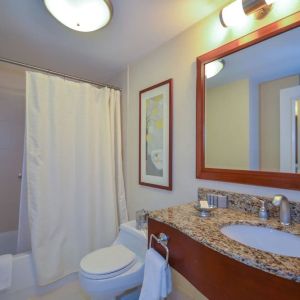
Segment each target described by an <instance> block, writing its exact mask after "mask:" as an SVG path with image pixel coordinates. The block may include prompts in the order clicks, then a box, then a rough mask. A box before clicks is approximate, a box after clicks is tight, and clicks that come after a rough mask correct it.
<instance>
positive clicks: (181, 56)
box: [112, 0, 300, 218]
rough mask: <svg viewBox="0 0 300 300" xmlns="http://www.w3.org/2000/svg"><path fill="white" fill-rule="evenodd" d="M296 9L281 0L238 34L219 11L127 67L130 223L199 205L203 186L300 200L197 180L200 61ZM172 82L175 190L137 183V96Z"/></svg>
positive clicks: (290, 194)
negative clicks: (150, 213)
mask: <svg viewBox="0 0 300 300" xmlns="http://www.w3.org/2000/svg"><path fill="white" fill-rule="evenodd" d="M282 2H283V3H282ZM298 10H300V3H299V2H298V1H290V0H287V1H281V2H280V1H279V2H278V3H276V4H275V5H273V9H272V11H271V13H270V14H269V15H268V16H267V17H266V18H264V19H263V20H258V21H254V20H251V21H250V23H249V24H248V25H246V26H245V27H243V28H241V27H239V28H235V29H226V28H223V27H222V26H221V25H220V22H219V19H218V14H219V12H215V13H214V14H212V15H211V16H209V17H208V18H206V19H205V20H203V21H201V22H199V23H197V24H196V25H194V26H193V27H191V28H190V29H188V30H187V31H185V32H183V33H182V34H180V35H179V36H177V37H176V38H174V39H172V40H170V41H169V42H167V43H166V44H164V45H163V46H161V47H160V48H159V49H157V50H155V51H153V52H152V53H150V54H149V55H147V56H146V57H144V58H143V59H141V60H139V61H138V62H135V63H133V64H131V65H130V66H129V76H127V79H126V80H127V83H126V84H125V83H122V85H123V86H124V85H126V86H128V90H127V91H126V93H127V96H126V98H127V100H128V101H127V103H126V104H125V106H126V120H124V130H125V139H126V141H127V143H126V151H125V152H126V157H125V160H126V165H127V169H126V174H125V176H126V182H127V184H126V189H127V201H128V208H129V213H130V217H131V218H134V216H135V211H136V210H138V209H141V208H145V209H150V210H153V209H159V208H163V207H168V206H173V205H176V204H178V203H183V202H188V201H192V200H195V199H196V198H197V188H198V187H199V186H202V187H210V188H220V189H224V190H234V191H237V192H247V193H251V194H260V195H274V194H275V193H278V192H281V193H283V194H285V195H287V196H288V197H289V198H290V199H294V200H300V192H295V191H288V190H280V189H272V188H265V187H256V186H250V185H238V184H231V183H224V182H216V181H204V180H197V179H196V176H195V173H196V167H195V150H196V143H195V134H196V118H195V108H196V57H197V56H199V55H201V54H204V53H206V52H208V51H209V50H212V49H214V48H216V47H218V46H220V45H222V44H224V43H227V42H229V41H231V40H233V39H235V38H238V37H240V36H243V35H245V34H247V33H249V32H251V31H253V30H255V29H257V28H259V27H261V26H264V25H266V24H268V23H270V22H272V21H275V20H277V19H280V18H282V17H284V16H286V15H288V14H291V13H292V12H295V11H298ZM250 19H251V18H250ZM126 72H128V70H127V71H126ZM121 77H123V78H124V74H123V75H122V74H120V76H117V77H116V78H115V79H114V80H112V81H115V82H120V81H122V80H121ZM168 78H173V79H174V99H173V103H174V107H173V114H174V121H173V122H174V125H173V129H174V134H173V191H164V190H160V189H154V188H148V187H145V186H141V185H139V184H138V136H139V130H138V127H139V126H138V117H139V98H138V95H139V91H140V90H142V89H144V88H146V87H149V86H151V85H153V84H155V83H158V82H161V81H163V80H166V79H168ZM123 104H124V103H123ZM123 107H124V105H123Z"/></svg>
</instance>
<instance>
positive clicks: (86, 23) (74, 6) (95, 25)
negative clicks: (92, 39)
mask: <svg viewBox="0 0 300 300" xmlns="http://www.w3.org/2000/svg"><path fill="white" fill-rule="evenodd" d="M44 3H45V5H46V7H47V9H48V10H49V12H50V13H51V14H52V15H53V17H55V18H56V19H57V20H58V21H59V22H61V23H62V24H64V25H65V26H67V27H69V28H71V29H73V30H77V31H81V32H90V31H95V30H97V29H100V28H102V27H104V26H105V25H107V24H108V23H109V21H110V20H111V16H112V5H111V3H110V1H109V0H44Z"/></svg>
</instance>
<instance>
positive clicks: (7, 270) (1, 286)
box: [0, 254, 13, 291]
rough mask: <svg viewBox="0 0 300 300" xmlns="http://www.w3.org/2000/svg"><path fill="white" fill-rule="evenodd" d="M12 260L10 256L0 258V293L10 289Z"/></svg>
mask: <svg viewBox="0 0 300 300" xmlns="http://www.w3.org/2000/svg"><path fill="white" fill-rule="evenodd" d="M12 258H13V257H12V255H11V254H5V255H1V256H0V291H4V290H7V289H9V288H10V287H11V276H12Z"/></svg>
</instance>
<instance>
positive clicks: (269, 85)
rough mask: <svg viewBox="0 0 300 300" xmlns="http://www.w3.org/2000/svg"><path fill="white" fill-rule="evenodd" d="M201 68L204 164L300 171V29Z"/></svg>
mask: <svg viewBox="0 0 300 300" xmlns="http://www.w3.org/2000/svg"><path fill="white" fill-rule="evenodd" d="M205 72H206V80H205V87H206V91H205V167H206V168H218V169H236V170H260V171H272V172H288V173H299V172H300V165H299V163H300V162H299V160H300V118H299V114H300V28H296V29H293V30H291V31H288V32H285V33H283V34H281V35H278V36H276V37H273V38H271V39H268V40H265V41H263V42H261V43H259V44H256V45H253V46H251V47H248V48H246V49H243V50H241V51H238V52H235V53H233V54H231V55H228V56H225V57H223V58H220V59H218V60H217V61H215V62H212V63H209V64H206V66H205Z"/></svg>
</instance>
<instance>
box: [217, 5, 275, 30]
mask: <svg viewBox="0 0 300 300" xmlns="http://www.w3.org/2000/svg"><path fill="white" fill-rule="evenodd" d="M276 1H278V0H235V1H234V2H232V3H230V4H228V5H227V6H225V7H224V8H223V9H222V10H221V12H220V21H221V23H222V25H223V26H224V27H232V26H234V25H238V24H240V23H242V22H243V21H244V20H245V18H246V17H247V16H248V15H250V14H252V13H258V12H260V14H259V17H264V16H265V15H266V14H267V12H268V11H269V9H270V5H271V4H272V3H274V2H276Z"/></svg>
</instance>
